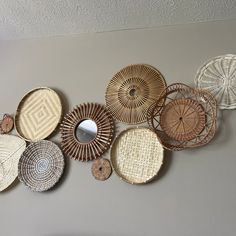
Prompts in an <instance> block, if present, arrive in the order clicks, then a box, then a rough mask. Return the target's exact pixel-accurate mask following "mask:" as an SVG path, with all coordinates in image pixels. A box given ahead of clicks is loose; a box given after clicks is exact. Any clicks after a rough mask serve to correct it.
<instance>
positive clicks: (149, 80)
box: [106, 64, 166, 124]
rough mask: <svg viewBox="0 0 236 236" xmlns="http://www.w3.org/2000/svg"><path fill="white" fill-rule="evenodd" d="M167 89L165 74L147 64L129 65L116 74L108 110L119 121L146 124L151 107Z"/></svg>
mask: <svg viewBox="0 0 236 236" xmlns="http://www.w3.org/2000/svg"><path fill="white" fill-rule="evenodd" d="M165 88H166V81H165V79H164V77H163V76H162V74H161V73H160V72H159V71H158V70H157V69H155V68H154V67H152V66H149V65H146V64H136V65H130V66H127V67H125V68H123V69H121V70H120V71H119V72H117V73H116V74H115V75H114V76H113V78H112V80H111V81H110V82H109V84H108V86H107V90H106V107H107V109H108V110H109V111H110V112H111V113H112V115H113V117H114V118H116V119H117V120H119V121H121V122H124V123H128V124H137V123H142V122H144V121H146V115H147V110H148V107H149V106H150V105H151V104H152V103H153V102H155V101H156V100H157V99H158V98H159V96H160V94H161V93H162V91H163V90H164V89H165Z"/></svg>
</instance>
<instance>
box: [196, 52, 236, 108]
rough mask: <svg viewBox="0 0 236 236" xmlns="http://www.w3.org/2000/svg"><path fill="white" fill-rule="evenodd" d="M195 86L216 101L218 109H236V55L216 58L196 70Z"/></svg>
mask: <svg viewBox="0 0 236 236" xmlns="http://www.w3.org/2000/svg"><path fill="white" fill-rule="evenodd" d="M195 83H196V86H197V87H198V88H200V89H205V90H208V91H209V92H211V94H212V95H213V96H214V97H215V99H216V100H217V103H218V106H219V108H220V109H235V108H236V55H231V54H227V55H223V56H218V57H215V58H213V59H211V60H210V61H208V62H207V63H205V64H204V65H203V66H201V68H200V69H199V70H198V73H197V76H196V79H195Z"/></svg>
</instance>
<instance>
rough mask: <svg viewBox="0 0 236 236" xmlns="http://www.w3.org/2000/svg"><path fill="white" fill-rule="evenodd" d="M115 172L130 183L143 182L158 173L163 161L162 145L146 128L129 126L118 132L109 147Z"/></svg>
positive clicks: (154, 134)
mask: <svg viewBox="0 0 236 236" xmlns="http://www.w3.org/2000/svg"><path fill="white" fill-rule="evenodd" d="M111 162H112V166H113V168H114V170H115V172H116V173H117V174H118V176H119V177H120V178H121V179H123V180H124V181H126V182H128V183H131V184H145V183H147V182H149V181H151V180H152V179H153V178H154V177H155V176H156V175H157V173H158V171H159V170H160V168H161V166H162V162H163V147H162V145H161V143H160V141H159V139H158V137H157V135H156V133H154V132H153V131H152V130H150V129H148V128H131V129H128V130H125V131H123V132H121V133H120V135H119V136H118V137H117V138H116V140H115V141H114V143H113V145H112V148H111Z"/></svg>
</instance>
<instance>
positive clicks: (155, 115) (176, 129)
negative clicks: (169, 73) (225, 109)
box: [147, 83, 217, 151]
mask: <svg viewBox="0 0 236 236" xmlns="http://www.w3.org/2000/svg"><path fill="white" fill-rule="evenodd" d="M161 100H164V101H165V103H164V104H163V105H162V106H160V104H159V101H157V102H156V103H155V104H153V105H152V106H150V108H149V110H148V115H147V118H148V124H149V126H150V127H151V128H152V129H153V130H154V131H155V132H156V133H157V135H158V136H159V138H160V140H161V142H162V144H163V146H164V147H165V148H167V149H169V150H172V151H174V150H176V151H177V150H182V149H184V148H190V147H198V146H202V145H204V144H207V143H208V142H210V140H211V139H212V138H213V137H214V134H215V131H216V116H217V113H216V111H217V110H216V100H215V99H214V97H213V96H212V95H211V94H210V93H209V92H207V91H205V90H199V89H194V88H191V87H189V86H187V85H185V84H181V83H177V84H172V85H170V86H168V87H167V89H166V91H165V92H164V93H163V95H162V96H160V101H161Z"/></svg>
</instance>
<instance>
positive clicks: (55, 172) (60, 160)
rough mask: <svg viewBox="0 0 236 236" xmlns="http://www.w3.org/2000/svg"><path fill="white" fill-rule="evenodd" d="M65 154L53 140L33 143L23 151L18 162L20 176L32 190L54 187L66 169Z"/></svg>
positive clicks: (40, 190)
mask: <svg viewBox="0 0 236 236" xmlns="http://www.w3.org/2000/svg"><path fill="white" fill-rule="evenodd" d="M64 165H65V163H64V156H63V154H62V152H61V150H60V148H59V147H58V146H57V145H56V144H54V143H53V142H51V141H47V140H41V141H38V142H35V143H31V144H30V145H29V146H28V147H27V148H26V150H25V151H24V152H23V154H22V156H21V158H20V161H19V164H18V178H19V179H20V181H21V182H22V183H24V184H25V185H26V186H27V187H29V188H30V189H31V190H32V191H37V192H42V191H46V190H48V189H50V188H52V187H53V186H54V185H55V184H56V183H57V182H58V181H59V179H60V177H61V175H62V173H63V170H64Z"/></svg>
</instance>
